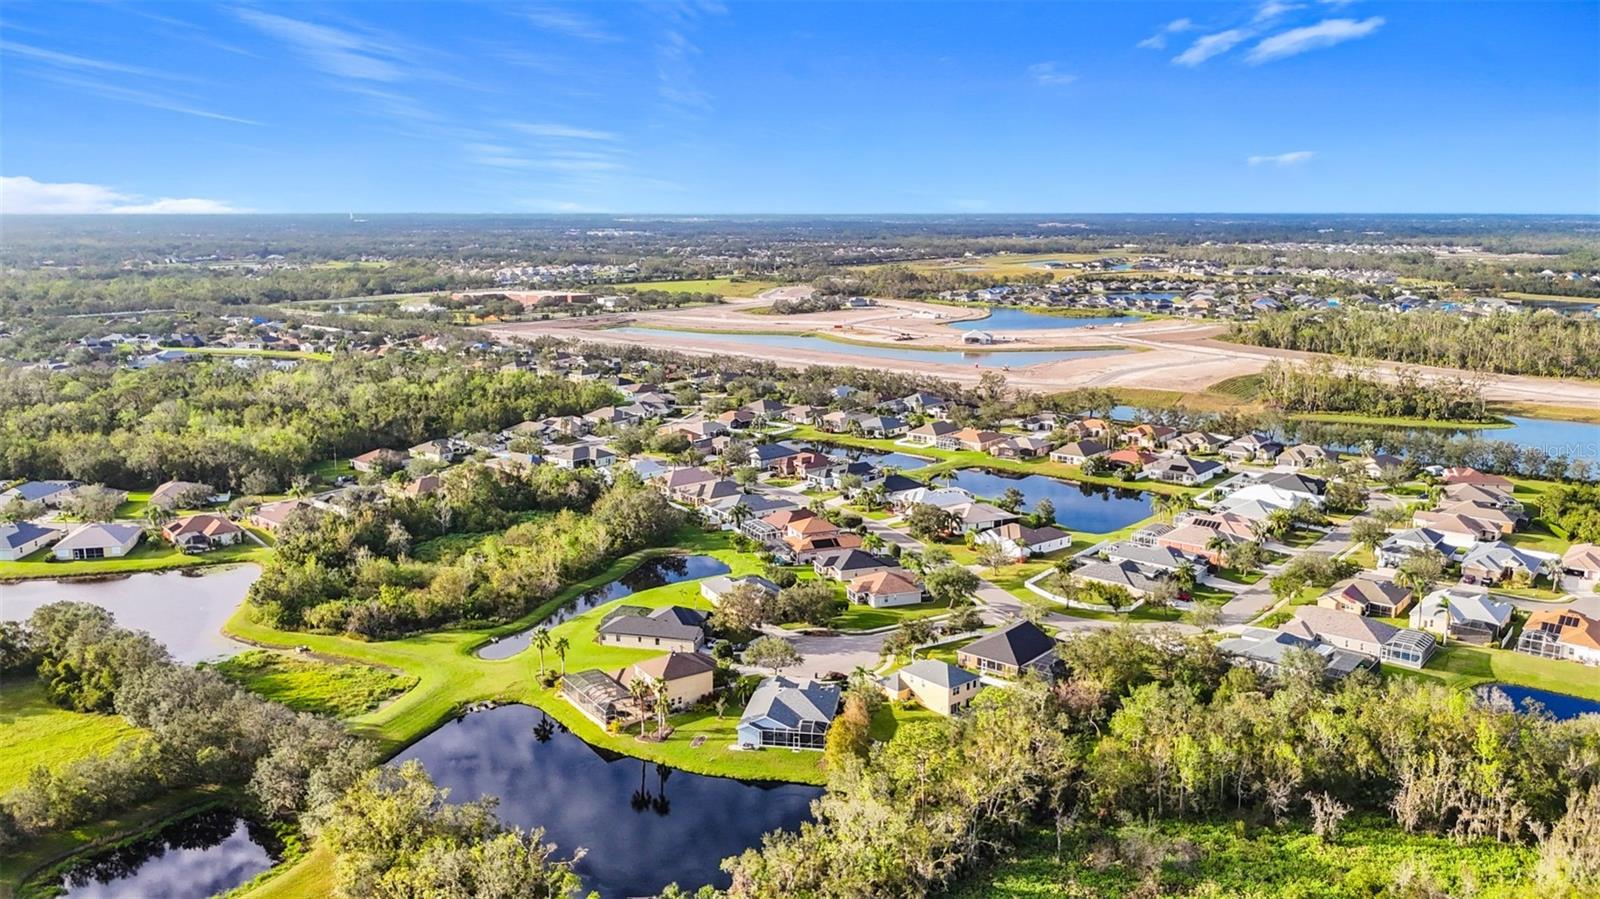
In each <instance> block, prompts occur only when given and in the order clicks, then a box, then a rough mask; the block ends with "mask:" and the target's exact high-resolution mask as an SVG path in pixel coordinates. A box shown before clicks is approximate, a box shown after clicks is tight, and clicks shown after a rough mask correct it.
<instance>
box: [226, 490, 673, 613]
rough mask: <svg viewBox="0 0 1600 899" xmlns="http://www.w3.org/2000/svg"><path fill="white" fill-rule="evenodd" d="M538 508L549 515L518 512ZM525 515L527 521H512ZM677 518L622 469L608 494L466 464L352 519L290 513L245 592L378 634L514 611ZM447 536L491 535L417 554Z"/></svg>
mask: <svg viewBox="0 0 1600 899" xmlns="http://www.w3.org/2000/svg"><path fill="white" fill-rule="evenodd" d="M596 497H598V498H596ZM575 510H583V512H580V511H575ZM540 512H543V513H550V514H522V513H540ZM585 512H586V513H587V514H584V513H585ZM518 518H524V519H526V520H523V521H521V522H520V523H517V524H511V525H509V526H507V522H508V521H515V520H517V519H518ZM682 523H683V517H682V515H681V513H679V512H678V511H677V510H676V509H674V508H673V507H672V506H671V505H669V504H668V503H667V501H666V500H665V499H663V498H662V496H661V494H659V493H657V492H656V491H654V490H649V489H646V488H645V487H644V485H643V484H641V483H640V482H639V480H638V479H637V478H633V477H627V476H619V477H618V478H617V481H616V483H615V484H613V485H612V486H611V487H609V488H608V489H606V490H605V491H604V492H603V493H602V492H601V491H600V489H599V486H598V482H597V481H596V479H593V478H586V477H581V476H577V475H573V474H572V473H571V472H554V473H551V472H549V471H547V470H546V469H544V468H542V467H541V468H538V469H532V470H531V472H530V474H528V475H526V476H517V475H508V474H504V473H501V472H498V471H495V470H493V469H489V468H484V467H482V466H478V465H467V466H463V467H461V468H459V469H456V470H452V471H450V472H448V473H447V474H446V476H445V486H444V489H443V490H442V491H441V492H440V493H439V494H436V495H430V496H425V497H420V498H398V499H395V500H394V501H392V502H390V503H388V504H386V505H383V506H372V505H364V506H362V507H360V508H358V509H357V510H355V511H353V512H352V513H351V514H349V515H347V516H344V515H336V514H319V513H312V512H304V513H299V514H297V515H295V516H294V517H292V518H291V519H290V520H289V521H288V522H286V523H285V524H284V526H283V527H282V528H280V533H279V535H278V543H277V546H276V551H275V552H274V553H273V555H272V557H271V559H269V560H268V561H267V562H266V563H265V564H264V565H263V566H262V572H261V577H260V578H259V579H258V580H257V581H256V582H255V583H253V584H252V585H251V587H250V593H249V600H250V602H251V604H252V605H253V606H255V608H256V610H257V613H258V615H259V616H260V618H261V620H262V621H264V622H265V623H267V624H269V625H271V626H273V627H277V628H283V629H291V630H292V629H307V630H317V631H323V632H347V633H351V634H358V635H360V636H363V637H368V638H376V639H384V638H392V637H396V636H400V635H402V634H405V633H409V632H412V631H416V630H420V629H423V628H428V627H438V626H442V625H446V624H453V623H458V622H463V621H479V622H481V621H493V620H509V619H512V618H516V617H518V616H520V615H522V614H524V613H525V612H528V611H530V610H532V609H533V608H535V607H537V606H538V605H540V604H541V603H543V602H545V601H546V600H548V599H550V598H552V597H553V596H555V595H556V593H557V592H559V591H560V589H561V588H562V587H563V586H565V585H567V584H571V583H574V582H576V581H580V580H582V579H584V578H586V577H589V576H590V575H593V574H595V573H596V572H598V571H599V570H600V569H602V568H604V567H605V565H606V564H607V563H609V562H610V561H612V560H613V559H615V558H617V557H618V556H621V555H623V554H626V553H629V552H632V551H634V550H636V549H642V548H644V547H647V546H655V545H659V544H662V543H664V542H665V541H666V540H667V539H668V538H670V537H671V536H672V535H673V533H675V532H676V531H677V529H678V528H679V526H680V525H681V524H682ZM502 529H503V532H502V533H499V534H488V533H487V532H489V531H500V530H502ZM446 533H477V534H482V535H484V536H483V539H480V540H476V541H472V542H470V543H468V544H467V545H465V546H462V547H459V548H458V549H457V551H456V552H453V553H448V554H447V555H448V557H446V558H440V559H437V560H436V561H419V560H417V559H416V558H415V557H414V556H413V555H412V550H413V548H414V547H415V546H416V542H418V541H424V540H427V539H436V538H442V537H444V535H445V534H446ZM422 545H423V546H425V545H426V544H422ZM430 555H431V554H430Z"/></svg>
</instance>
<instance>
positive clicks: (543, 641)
mask: <svg viewBox="0 0 1600 899" xmlns="http://www.w3.org/2000/svg"><path fill="white" fill-rule="evenodd" d="M550 642H551V641H550V629H549V628H547V627H541V628H539V629H538V630H536V631H534V632H533V648H534V649H537V650H539V673H540V674H544V651H545V650H546V649H549V648H550Z"/></svg>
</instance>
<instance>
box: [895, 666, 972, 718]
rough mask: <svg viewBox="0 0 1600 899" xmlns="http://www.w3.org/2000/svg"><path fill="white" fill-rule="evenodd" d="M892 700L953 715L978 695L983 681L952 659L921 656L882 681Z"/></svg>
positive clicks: (940, 713) (937, 712)
mask: <svg viewBox="0 0 1600 899" xmlns="http://www.w3.org/2000/svg"><path fill="white" fill-rule="evenodd" d="M878 683H879V685H880V686H881V687H882V688H883V692H884V694H885V695H887V696H888V697H889V698H890V699H893V700H896V701H900V702H905V701H907V700H913V699H914V700H916V702H917V704H918V705H921V706H922V707H923V708H925V709H927V710H928V711H930V712H934V713H936V714H939V715H946V716H948V715H953V714H955V713H956V712H958V711H960V710H961V708H962V707H963V706H965V705H966V704H967V703H968V702H969V701H971V699H972V697H974V696H976V695H978V690H979V688H981V687H982V686H983V682H982V680H981V679H980V678H979V677H978V676H977V675H976V674H973V673H972V672H970V671H964V670H962V669H960V668H957V667H956V666H954V665H951V664H950V663H948V662H941V661H938V660H937V659H921V660H919V661H916V662H912V663H911V664H909V665H907V666H906V667H904V668H901V669H900V670H899V671H896V672H893V673H891V674H887V675H885V676H884V677H883V678H881V679H880V680H879V681H878Z"/></svg>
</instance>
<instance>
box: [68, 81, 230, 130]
mask: <svg viewBox="0 0 1600 899" xmlns="http://www.w3.org/2000/svg"><path fill="white" fill-rule="evenodd" d="M39 77H40V80H43V81H49V82H52V83H54V84H59V85H61V86H62V87H67V88H71V89H73V90H76V91H80V92H82V93H86V94H90V95H93V96H96V97H100V98H102V99H105V100H115V101H117V102H120V103H131V104H133V105H135V106H146V107H149V108H150V109H160V110H163V111H165V112H176V113H179V114H181V115H188V116H194V117H195V118H201V119H211V120H213V121H217V122H232V123H234V124H235V125H257V126H259V125H261V124H262V123H261V122H258V121H256V120H255V119H247V118H243V117H240V116H234V115H228V114H226V113H221V112H213V111H211V110H209V109H205V108H202V107H200V106H197V105H195V101H193V100H192V99H189V98H185V97H178V96H173V95H171V94H167V93H161V92H157V91H148V90H141V89H139V88H135V87H127V86H124V85H121V84H112V83H110V82H106V81H101V80H99V79H97V78H89V77H85V76H82V75H74V74H71V73H66V72H58V73H49V74H43V75H40V76H39Z"/></svg>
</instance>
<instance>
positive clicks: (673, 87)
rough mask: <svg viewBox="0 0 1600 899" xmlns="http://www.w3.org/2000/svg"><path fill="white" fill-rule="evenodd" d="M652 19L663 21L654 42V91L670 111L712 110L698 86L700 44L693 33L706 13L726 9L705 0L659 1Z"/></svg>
mask: <svg viewBox="0 0 1600 899" xmlns="http://www.w3.org/2000/svg"><path fill="white" fill-rule="evenodd" d="M655 9H656V16H655V18H656V19H658V20H659V21H661V22H664V23H665V24H666V28H665V29H664V30H663V31H662V32H661V34H660V36H659V37H658V38H657V40H656V43H655V54H656V81H657V84H656V93H657V94H658V95H659V96H660V97H661V99H662V101H663V102H664V103H665V104H666V107H667V109H668V110H669V111H671V112H677V113H680V114H684V113H686V114H690V115H696V114H703V113H707V112H710V111H711V108H712V104H711V95H710V94H709V93H707V92H706V91H705V90H704V89H702V88H701V87H700V86H699V83H698V81H697V79H696V77H695V64H694V61H695V59H696V58H698V57H699V56H700V47H699V45H698V44H696V43H695V41H694V38H693V33H694V31H695V29H696V28H697V27H698V26H699V24H700V21H701V20H702V19H704V18H705V17H707V16H716V15H722V14H724V13H726V12H727V9H726V8H725V7H723V6H722V5H721V4H720V3H716V2H711V0H705V2H694V0H678V2H670V3H664V4H660V5H658V6H657V7H655Z"/></svg>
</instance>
